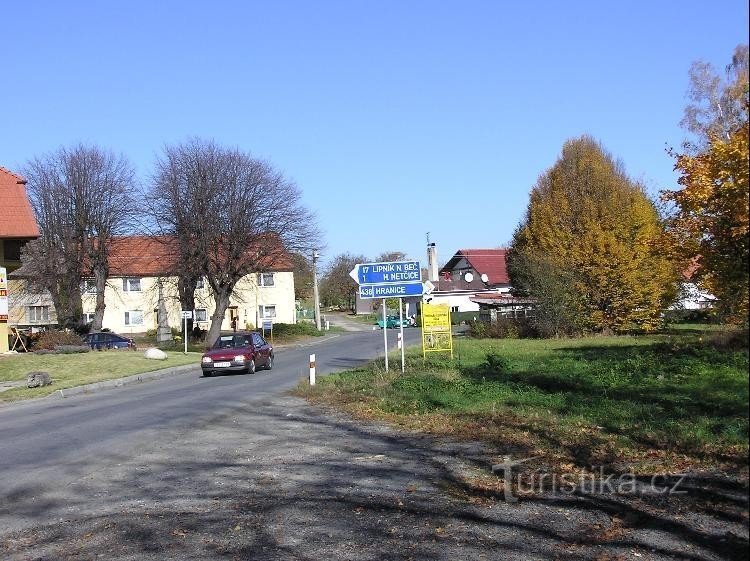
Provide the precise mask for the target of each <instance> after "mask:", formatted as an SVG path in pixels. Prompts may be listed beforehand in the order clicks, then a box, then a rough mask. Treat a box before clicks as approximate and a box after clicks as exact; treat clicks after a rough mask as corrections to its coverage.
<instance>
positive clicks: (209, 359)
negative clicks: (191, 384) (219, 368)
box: [201, 356, 213, 364]
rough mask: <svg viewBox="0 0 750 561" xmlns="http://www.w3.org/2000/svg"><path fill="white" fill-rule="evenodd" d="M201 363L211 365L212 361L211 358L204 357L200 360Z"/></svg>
mask: <svg viewBox="0 0 750 561" xmlns="http://www.w3.org/2000/svg"><path fill="white" fill-rule="evenodd" d="M201 362H202V363H203V364H210V363H212V362H213V360H211V357H210V356H204V357H203V358H201Z"/></svg>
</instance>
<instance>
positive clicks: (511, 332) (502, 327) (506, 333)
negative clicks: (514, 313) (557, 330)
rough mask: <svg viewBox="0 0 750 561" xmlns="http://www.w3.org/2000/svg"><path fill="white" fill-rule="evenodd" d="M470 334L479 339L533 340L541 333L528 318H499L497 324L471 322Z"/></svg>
mask: <svg viewBox="0 0 750 561" xmlns="http://www.w3.org/2000/svg"><path fill="white" fill-rule="evenodd" d="M469 327H470V330H469V333H470V335H471V336H472V337H475V338H477V339H532V338H536V337H538V336H539V333H538V332H537V330H536V329H535V328H534V326H533V325H532V324H531V322H530V321H529V320H528V319H527V318H518V319H510V318H498V319H497V321H495V322H491V323H490V322H486V321H469Z"/></svg>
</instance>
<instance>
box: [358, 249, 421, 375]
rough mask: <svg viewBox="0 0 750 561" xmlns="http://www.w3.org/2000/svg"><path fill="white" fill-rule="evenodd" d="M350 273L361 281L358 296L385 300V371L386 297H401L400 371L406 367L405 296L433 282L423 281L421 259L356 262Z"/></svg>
mask: <svg viewBox="0 0 750 561" xmlns="http://www.w3.org/2000/svg"><path fill="white" fill-rule="evenodd" d="M349 276H350V277H351V278H352V279H354V281H355V282H356V283H357V284H358V285H359V297H360V298H361V299H364V300H374V299H376V298H377V299H382V301H383V346H384V351H385V371H386V372H388V333H387V332H388V313H387V310H386V307H385V305H386V298H398V299H399V300H398V318H399V324H400V326H399V329H400V330H401V331H400V333H401V372H403V371H404V312H403V302H402V301H401V299H402V298H406V297H408V296H422V294H424V293H425V291H430V290H432V289H433V288H434V286H433V285H432V284H431V283H430V284H429V286H428V284H427V283H422V272H421V269H420V268H419V261H389V262H382V263H357V264H356V265H355V266H354V269H352V270H351V271H350V272H349Z"/></svg>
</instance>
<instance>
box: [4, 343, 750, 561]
mask: <svg viewBox="0 0 750 561" xmlns="http://www.w3.org/2000/svg"><path fill="white" fill-rule="evenodd" d="M405 333H406V336H407V343H408V342H416V341H417V340H418V338H419V331H418V330H414V329H410V330H406V331H405ZM389 335H390V340H391V342H392V343H395V340H396V337H395V332H394V331H391V332H390V333H389ZM382 346H383V337H382V331H362V332H352V333H345V334H342V335H340V336H339V337H336V338H334V339H330V340H327V341H323V342H316V343H313V344H311V345H310V346H308V347H303V348H287V349H283V350H280V351H279V352H278V353H277V356H276V364H275V367H274V369H273V370H272V371H259V372H258V373H257V374H255V375H253V376H242V375H234V376H219V377H213V378H202V377H200V371H199V368H198V367H197V366H196V370H195V372H191V373H187V374H181V375H177V376H173V377H169V378H164V379H161V380H155V381H151V382H146V383H143V384H134V385H130V386H124V387H121V388H115V389H112V390H104V391H100V392H97V393H94V394H90V395H79V396H73V397H69V398H65V399H49V400H43V401H35V402H29V403H25V404H24V403H22V404H16V405H9V406H3V407H1V408H0V558H1V559H8V560H12V561H16V560H27V559H34V560H68V559H70V560H73V559H77V560H80V559H86V560H89V559H90V560H94V559H96V560H101V559H106V560H109V559H121V560H133V561H136V560H142V559H147V560H150V559H153V560H161V559H175V560H177V559H179V560H185V559H263V560H265V559H278V560H305V561H307V560H315V561H318V560H320V559H325V560H327V561H328V560H330V561H343V560H373V561H376V560H378V561H379V560H387V559H393V560H403V561H407V560H421V559H425V560H445V561H448V560H457V559H459V560H494V559H519V560H521V559H523V560H526V559H540V560H541V559H560V560H571V561H572V560H584V559H585V560H592V561H594V560H598V561H604V560H615V559H618V560H619V559H639V560H659V561H661V560H665V559H691V560H695V561H698V560H717V559H732V558H744V555H745V552H746V549H747V530H746V528H745V525H746V518H745V519H744V520H743V519H742V517H741V516H739V517H738V518H737V519H736V520H735V521H728V520H726V519H721V518H720V517H718V516H714V517H712V516H706V515H698V514H696V513H694V512H691V510H690V505H689V504H688V505H681V504H680V503H676V502H675V503H673V504H670V505H668V508H664V507H660V510H654V508H652V507H653V505H650V504H646V503H643V502H642V501H637V500H629V499H628V500H623V499H622V498H620V497H574V496H565V497H559V496H548V497H547V496H540V497H534V498H530V499H528V500H523V501H521V502H519V503H514V504H511V503H505V502H502V501H497V500H495V499H496V497H494V496H493V495H492V493H489V494H483V493H482V492H477V490H476V489H475V488H474V487H473V486H472V485H471V478H472V477H473V475H474V474H476V473H477V472H478V471H482V472H484V473H486V472H487V471H488V469H489V467H490V466H489V463H491V462H489V461H488V457H487V454H486V451H485V450H484V448H483V447H482V446H480V445H478V444H474V443H452V442H447V441H441V440H436V439H433V438H430V437H428V436H425V435H419V434H410V433H404V432H401V431H398V430H395V429H393V428H389V427H386V426H383V425H379V424H376V423H358V422H355V421H353V420H352V419H350V418H348V417H346V416H344V415H340V414H337V413H335V412H331V411H324V410H321V409H320V408H317V407H313V406H310V405H308V404H307V403H305V402H304V401H303V400H300V399H297V398H293V397H289V396H285V395H284V390H286V389H288V388H290V387H292V386H294V385H295V384H296V383H297V382H298V380H299V379H301V378H304V377H306V376H307V373H308V357H309V354H310V353H311V352H314V353H315V354H316V358H317V365H318V370H319V374H321V375H322V374H325V373H326V372H331V371H334V370H340V369H346V368H350V367H352V366H356V365H358V364H362V363H364V362H366V361H367V360H369V359H371V358H373V357H376V356H378V355H381V354H382V350H383V349H382ZM392 367H393V368H396V367H398V364H392ZM718 496H719V495H718V494H717V497H718ZM732 500H733V499H732ZM738 508H740V507H738Z"/></svg>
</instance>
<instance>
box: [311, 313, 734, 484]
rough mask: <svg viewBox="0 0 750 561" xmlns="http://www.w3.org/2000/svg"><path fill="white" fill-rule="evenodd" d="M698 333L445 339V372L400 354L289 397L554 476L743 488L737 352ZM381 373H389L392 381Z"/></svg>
mask: <svg viewBox="0 0 750 561" xmlns="http://www.w3.org/2000/svg"><path fill="white" fill-rule="evenodd" d="M706 337H707V332H705V331H702V330H701V328H700V327H694V328H693V327H691V328H689V329H682V330H676V331H670V332H669V333H668V334H661V335H649V336H621V337H595V338H584V339H560V340H530V339H525V340H515V339H481V340H475V339H456V340H455V345H456V348H455V350H456V355H455V358H454V360H452V361H451V360H449V359H448V358H447V357H437V356H435V355H433V356H431V357H430V356H428V359H427V362H426V363H425V362H423V360H422V355H421V349H417V350H415V349H411V350H409V352H408V354H407V366H406V374H405V375H401V373H400V364H399V362H400V357H397V355H394V356H393V357H392V358H391V365H392V370H391V372H390V373H388V374H386V373H385V372H384V370H383V361H379V362H374V363H371V364H370V365H368V366H366V367H363V368H359V369H355V370H350V371H347V372H343V373H339V374H334V375H329V376H326V377H324V378H322V379H321V380H320V381H319V383H318V385H316V386H315V387H314V388H306V387H302V386H301V387H300V388H299V389H298V393H300V394H302V395H304V396H306V397H307V398H309V399H311V400H312V401H315V402H319V403H325V404H331V405H335V406H337V407H340V408H343V409H345V410H347V411H349V412H351V413H352V414H354V415H356V416H360V417H363V418H368V419H379V420H386V421H389V422H392V423H396V424H399V425H402V426H404V427H407V428H410V429H417V430H424V431H428V432H432V433H437V434H442V435H451V436H457V437H461V438H469V439H480V440H484V441H488V442H490V443H491V444H492V445H494V446H495V447H496V449H497V450H498V454H499V455H503V454H509V455H512V456H513V457H526V456H543V457H544V459H545V460H546V461H548V462H549V463H550V464H551V465H553V466H557V467H560V468H564V469H572V468H587V467H590V466H609V467H610V468H611V469H633V470H635V471H636V472H637V473H653V472H654V471H655V470H656V471H674V472H676V471H685V470H702V469H714V470H715V469H722V470H726V471H728V472H731V473H733V474H735V475H738V476H741V477H745V476H746V471H747V462H748V460H747V454H748V352H747V349H744V350H734V351H729V350H721V349H719V348H717V347H715V346H712V345H710V344H708V343H707V342H706ZM393 370H396V372H394V371H393Z"/></svg>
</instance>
